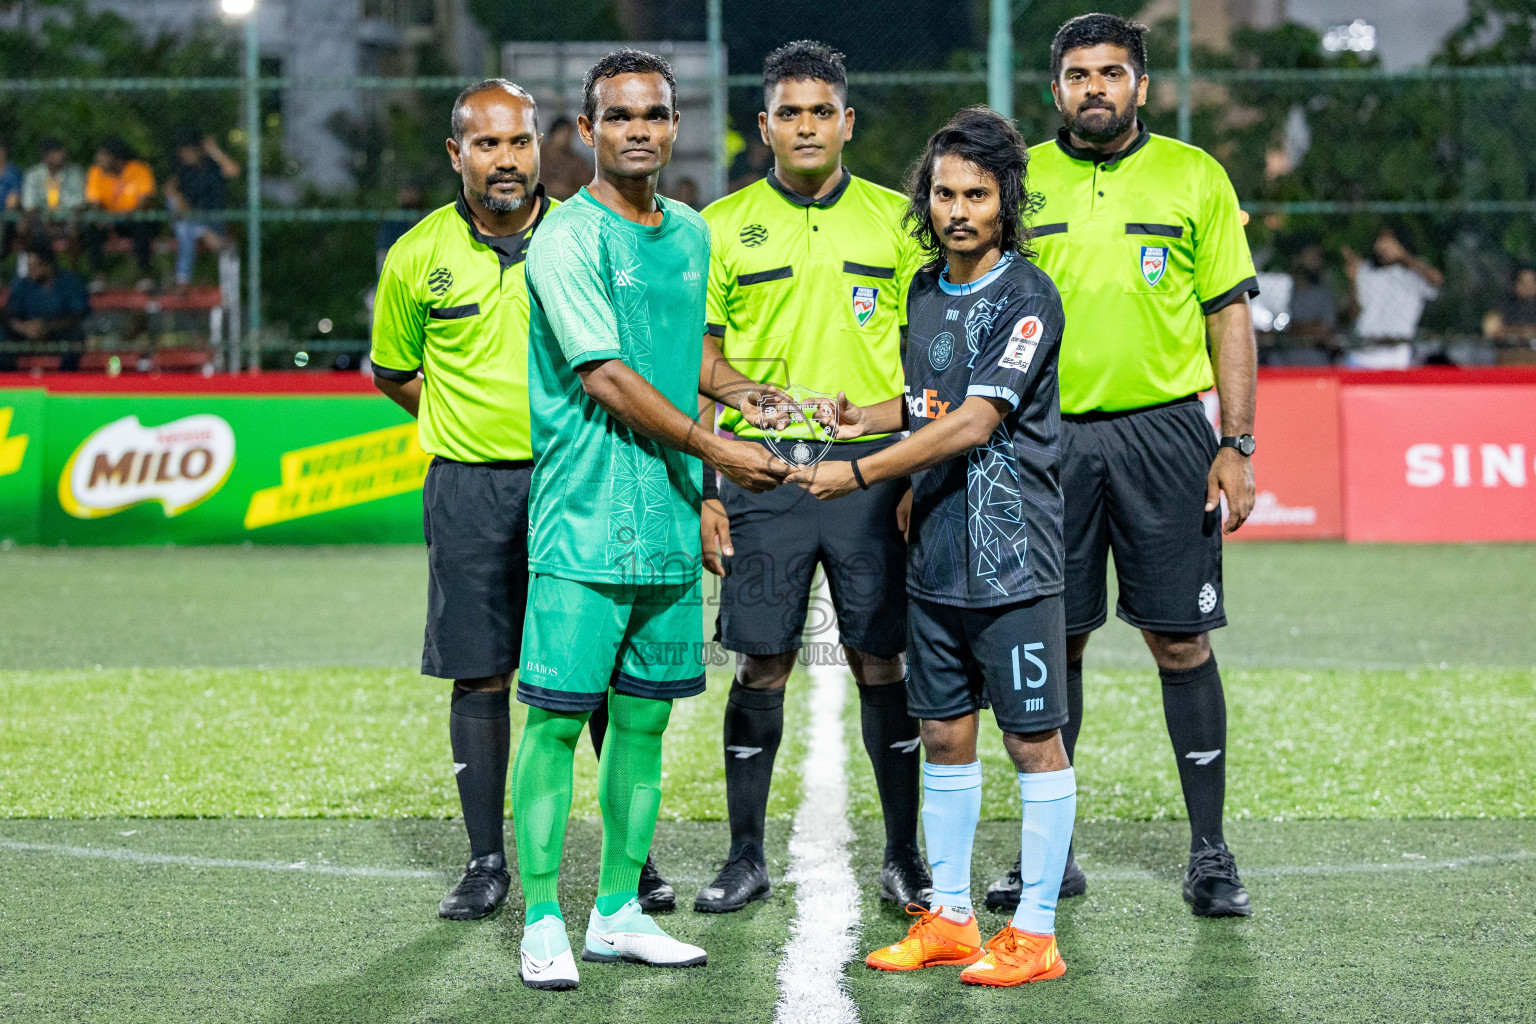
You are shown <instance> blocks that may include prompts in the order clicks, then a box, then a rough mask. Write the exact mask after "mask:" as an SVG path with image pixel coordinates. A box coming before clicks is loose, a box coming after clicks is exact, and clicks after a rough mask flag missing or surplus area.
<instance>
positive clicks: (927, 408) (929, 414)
mask: <svg viewBox="0 0 1536 1024" xmlns="http://www.w3.org/2000/svg"><path fill="white" fill-rule="evenodd" d="M905 397H906V400H907V417H908V418H909V419H914V420H937V419H943V418H944V417H945V416H948V415H949V406H950V403H949V402H941V401H939V393H938V392H937V391H935V390H933V388H924V389H922V390H921V391H918V392H917V393H916V394H914V393H913V392H912V386H911V385H910V384H909V385H908V386H907V394H906V396H905Z"/></svg>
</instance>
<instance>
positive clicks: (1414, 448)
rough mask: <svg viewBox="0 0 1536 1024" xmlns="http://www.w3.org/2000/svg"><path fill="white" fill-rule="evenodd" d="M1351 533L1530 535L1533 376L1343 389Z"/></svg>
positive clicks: (1391, 537)
mask: <svg viewBox="0 0 1536 1024" xmlns="http://www.w3.org/2000/svg"><path fill="white" fill-rule="evenodd" d="M1342 398H1343V402H1342V404H1343V427H1344V480H1345V487H1344V523H1345V536H1346V537H1347V538H1348V539H1349V540H1352V541H1421V542H1424V541H1428V542H1434V541H1500V540H1504V541H1507V540H1526V541H1528V540H1536V464H1533V458H1536V384H1471V385H1468V384H1440V385H1386V386H1375V385H1362V386H1355V387H1346V388H1345V389H1344V392H1343V396H1342Z"/></svg>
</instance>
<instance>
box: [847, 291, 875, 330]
mask: <svg viewBox="0 0 1536 1024" xmlns="http://www.w3.org/2000/svg"><path fill="white" fill-rule="evenodd" d="M879 297H880V289H879V288H873V287H871V286H869V285H867V284H856V285H854V286H853V316H854V319H856V320H858V322H859V326H860V327H863V326H864V325H865V324H867V323H869V318H870V317H872V316H874V315H875V300H876V299H877V298H879Z"/></svg>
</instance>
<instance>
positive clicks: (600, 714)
mask: <svg viewBox="0 0 1536 1024" xmlns="http://www.w3.org/2000/svg"><path fill="white" fill-rule="evenodd" d="M587 735H588V736H590V737H591V738H592V753H593V754H594V755H596V757H597V759H598V760H599V761H601V760H602V759H603V737H604V736H607V735H608V702H607V701H606V700H605V701H603V702H602V703H601V704H599V705H598V706H597V710H596V711H594V712H592V717H591V718H589V719H587Z"/></svg>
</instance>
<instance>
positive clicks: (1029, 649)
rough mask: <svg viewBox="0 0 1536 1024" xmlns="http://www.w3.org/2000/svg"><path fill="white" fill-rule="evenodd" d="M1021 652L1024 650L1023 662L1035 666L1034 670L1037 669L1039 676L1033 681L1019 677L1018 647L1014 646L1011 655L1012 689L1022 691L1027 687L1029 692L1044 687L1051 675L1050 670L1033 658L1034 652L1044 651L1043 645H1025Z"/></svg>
mask: <svg viewBox="0 0 1536 1024" xmlns="http://www.w3.org/2000/svg"><path fill="white" fill-rule="evenodd" d="M1023 650H1024V660H1026V661H1028V662H1029V663H1030V664H1031V665H1033V666H1035V668H1038V669H1039V670H1040V675H1039V677H1037V678H1034V679H1031V678H1028V677H1027V676H1020V674H1019V646H1018V645H1017V644H1015V645H1014V647H1013V652H1012V655H1013V688H1014V689H1015V690H1022V689H1023V688H1024V687H1025V686H1028V687H1029V688H1030V689H1031V690H1035V689H1038V688H1040V687H1042V686H1044V685H1045V681H1046V679H1047V678H1049V676H1050V674H1051V672H1050V669H1048V668H1046V667H1045V662H1043V661H1041V660H1040V659H1039V658H1037V657H1035V652H1036V651H1043V650H1045V644H1025V645H1024V647H1023Z"/></svg>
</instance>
